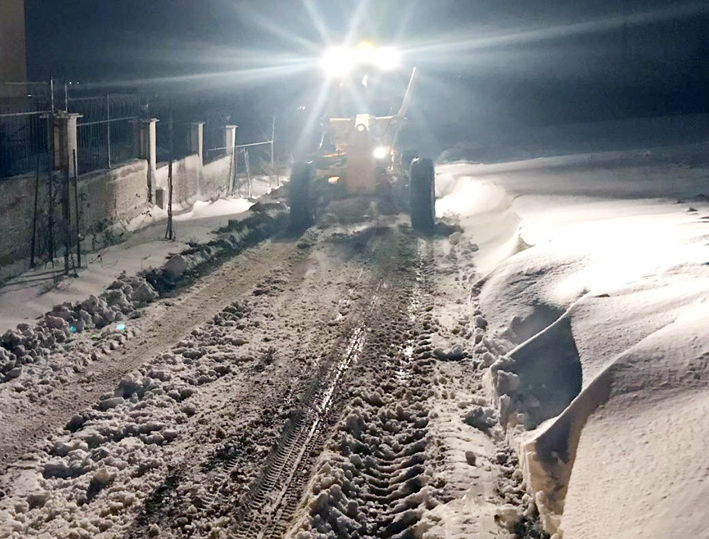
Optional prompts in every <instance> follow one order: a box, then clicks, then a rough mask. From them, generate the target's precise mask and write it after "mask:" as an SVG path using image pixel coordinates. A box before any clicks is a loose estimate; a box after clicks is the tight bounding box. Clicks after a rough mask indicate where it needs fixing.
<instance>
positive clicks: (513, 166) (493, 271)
mask: <svg viewBox="0 0 709 539" xmlns="http://www.w3.org/2000/svg"><path fill="white" fill-rule="evenodd" d="M439 177H442V179H443V181H442V182H441V193H440V194H441V195H443V198H441V199H440V200H439V202H438V205H437V212H438V213H439V214H442V213H447V212H452V213H455V214H456V215H457V216H458V219H459V220H460V223H461V225H462V226H463V228H464V230H465V232H464V236H469V237H470V239H472V240H474V241H475V242H476V243H477V244H478V245H479V247H480V253H478V254H479V255H480V260H481V262H482V264H481V267H480V268H479V269H480V272H481V273H482V274H483V276H484V277H483V278H482V280H481V281H480V282H478V283H476V285H475V286H474V287H473V293H475V294H478V296H477V297H478V299H479V302H480V306H481V308H482V311H483V313H484V315H485V317H486V319H487V320H488V322H489V325H490V331H491V335H492V336H491V340H492V341H496V342H497V343H498V349H499V350H500V351H503V352H504V351H507V350H511V351H510V352H509V353H507V354H506V355H503V357H501V358H500V359H498V360H497V361H496V362H495V363H494V364H493V365H492V368H491V370H490V373H489V375H488V380H489V382H490V383H491V385H492V386H493V387H494V391H495V395H496V398H497V401H498V405H499V407H500V411H501V416H502V418H503V420H504V421H507V422H508V425H509V426H512V427H514V425H518V424H519V425H525V426H526V427H527V428H528V429H532V430H531V431H526V432H525V431H524V430H520V427H515V428H514V429H512V430H511V431H510V432H511V433H512V432H516V433H517V434H516V436H517V439H518V440H519V442H520V463H521V465H522V468H523V470H524V473H525V482H526V485H527V488H528V490H529V491H530V493H531V494H533V495H534V496H535V498H536V501H537V505H538V507H539V509H540V512H541V513H542V518H543V520H544V524H545V526H546V528H547V530H548V531H550V532H552V533H554V532H558V533H559V534H560V536H561V535H563V537H565V538H567V539H569V538H584V539H587V538H596V537H599V538H600V537H609V536H612V537H637V536H639V535H642V536H643V537H658V538H660V537H668V536H675V537H700V536H706V534H705V532H704V528H703V525H702V522H703V515H702V514H701V513H702V511H701V510H695V509H694V508H695V507H699V506H700V505H701V502H700V500H706V499H707V497H708V495H709V474H708V473H707V468H706V465H705V463H704V460H705V459H704V458H703V453H704V449H703V448H704V447H706V444H707V443H709V426H707V423H706V421H703V420H702V419H701V418H702V417H703V415H702V414H706V407H707V402H709V392H708V391H707V390H706V387H707V380H708V378H709V368H708V367H707V365H708V360H707V357H709V337H707V334H706V330H705V328H706V327H707V324H709V266H708V265H707V262H708V261H709V247H708V245H709V241H708V240H709V229H707V228H706V227H707V222H709V204H707V200H708V199H707V196H706V194H707V193H709V156H708V155H707V153H706V149H705V148H703V147H690V148H687V147H685V148H678V149H675V150H673V149H662V150H660V151H652V152H626V153H622V152H615V153H612V154H598V155H580V156H567V157H556V158H545V159H536V160H532V161H524V162H517V163H507V164H500V165H489V166H484V165H466V164H456V165H450V166H444V167H439ZM451 178H452V180H451ZM503 200H504V201H508V203H504V204H502V203H500V201H503ZM513 218H514V220H513ZM512 222H516V224H515V226H512V225H511V223H512ZM505 223H507V225H506V226H505ZM501 225H502V226H501ZM500 227H501V228H500ZM476 256H477V255H476ZM476 263H477V259H476ZM701 328H704V329H701ZM486 363H489V361H486ZM703 534H704V535H703Z"/></svg>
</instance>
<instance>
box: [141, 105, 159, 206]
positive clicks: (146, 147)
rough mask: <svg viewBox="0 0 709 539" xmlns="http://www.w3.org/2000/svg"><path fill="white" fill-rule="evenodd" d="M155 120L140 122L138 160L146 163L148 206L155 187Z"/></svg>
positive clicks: (151, 201) (156, 120)
mask: <svg viewBox="0 0 709 539" xmlns="http://www.w3.org/2000/svg"><path fill="white" fill-rule="evenodd" d="M157 123H158V119H157V118H148V119H146V120H141V124H140V128H141V129H140V158H141V159H147V161H148V204H152V203H153V189H154V187H155V185H154V184H155V171H156V170H157V149H156V139H155V128H156V126H157Z"/></svg>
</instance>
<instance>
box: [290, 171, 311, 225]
mask: <svg viewBox="0 0 709 539" xmlns="http://www.w3.org/2000/svg"><path fill="white" fill-rule="evenodd" d="M312 179H313V167H312V165H311V164H310V163H298V164H296V165H295V166H294V167H293V171H292V172H291V177H290V184H289V187H288V204H289V206H290V228H291V230H293V231H295V232H302V231H303V230H305V229H307V228H310V227H311V226H313V223H314V222H315V209H314V204H313V200H312V197H311V193H310V183H311V181H312Z"/></svg>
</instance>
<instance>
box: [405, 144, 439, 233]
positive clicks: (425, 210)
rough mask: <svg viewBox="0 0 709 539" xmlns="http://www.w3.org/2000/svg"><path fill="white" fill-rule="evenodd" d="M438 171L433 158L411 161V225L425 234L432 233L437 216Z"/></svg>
mask: <svg viewBox="0 0 709 539" xmlns="http://www.w3.org/2000/svg"><path fill="white" fill-rule="evenodd" d="M435 183H436V173H435V170H434V167H433V161H432V160H431V159H426V158H419V159H414V160H413V161H412V162H411V169H410V173H409V197H410V198H409V200H410V205H411V226H412V227H413V228H414V230H417V231H418V232H422V233H424V234H431V233H432V232H433V228H434V218H435V216H436V189H435Z"/></svg>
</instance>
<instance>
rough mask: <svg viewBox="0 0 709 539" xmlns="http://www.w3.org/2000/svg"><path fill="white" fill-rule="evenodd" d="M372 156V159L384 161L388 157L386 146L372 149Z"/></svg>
mask: <svg viewBox="0 0 709 539" xmlns="http://www.w3.org/2000/svg"><path fill="white" fill-rule="evenodd" d="M372 153H373V155H374V159H379V160H381V159H386V158H387V157H389V148H387V147H386V146H378V147H377V148H375V149H374V152H372Z"/></svg>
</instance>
